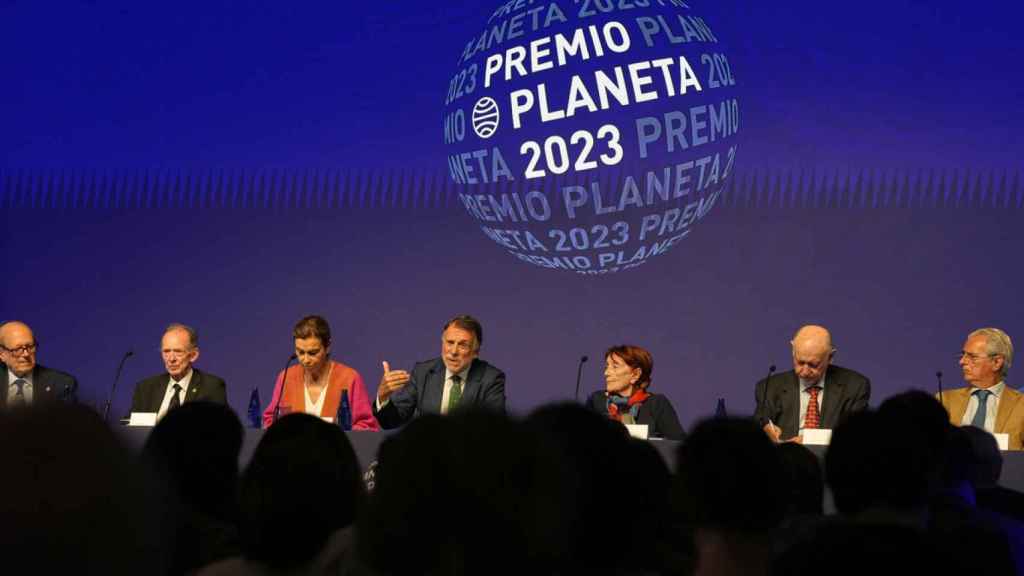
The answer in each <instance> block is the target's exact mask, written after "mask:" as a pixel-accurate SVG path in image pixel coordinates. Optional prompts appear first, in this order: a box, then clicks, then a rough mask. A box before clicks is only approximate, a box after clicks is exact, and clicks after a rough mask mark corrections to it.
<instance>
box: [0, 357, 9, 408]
mask: <svg viewBox="0 0 1024 576" xmlns="http://www.w3.org/2000/svg"><path fill="white" fill-rule="evenodd" d="M3 371H4V377H3V384H4V385H3V386H0V408H4V407H6V406H7V387H8V386H10V385H11V383H10V381H8V379H7V377H8V376H9V375H10V372H9V371H8V368H7V365H6V364H4V365H3Z"/></svg>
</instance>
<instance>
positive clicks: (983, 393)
mask: <svg viewBox="0 0 1024 576" xmlns="http://www.w3.org/2000/svg"><path fill="white" fill-rule="evenodd" d="M991 393H992V392H990V391H989V390H975V391H974V395H975V396H977V397H978V411H977V412H975V413H974V419H973V420H971V426H975V427H977V428H981V429H982V430H984V429H985V417H986V416H988V396H989V394H991Z"/></svg>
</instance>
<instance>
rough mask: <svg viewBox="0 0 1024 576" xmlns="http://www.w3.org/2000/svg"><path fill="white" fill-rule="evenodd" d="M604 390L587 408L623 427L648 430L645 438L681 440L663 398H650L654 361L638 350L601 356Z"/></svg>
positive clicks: (620, 349) (681, 434) (621, 347)
mask: <svg viewBox="0 0 1024 576" xmlns="http://www.w3.org/2000/svg"><path fill="white" fill-rule="evenodd" d="M604 360H605V368H604V380H605V389H604V390H598V391H596V392H594V393H593V394H591V395H590V397H589V398H587V407H588V408H590V409H591V410H593V411H595V412H597V413H598V414H602V415H605V416H608V417H609V418H611V419H612V420H617V421H619V422H622V423H623V424H642V425H646V426H647V435H648V436H650V437H655V438H659V437H660V438H666V439H669V440H682V439H683V438H684V437H685V436H686V432H685V431H684V430H683V427H682V426H681V425H680V424H679V417H678V416H676V411H675V409H674V408H672V403H671V402H669V399H668V398H667V397H666V396H663V395H661V394H651V393H650V392H648V391H647V389H648V388H649V387H650V385H651V372H653V371H654V359H653V358H652V357H651V353H650V352H648V351H647V350H644V349H643V348H641V347H639V346H633V345H629V344H622V345H619V346H613V347H611V348H609V349H608V351H607V352H605V354H604Z"/></svg>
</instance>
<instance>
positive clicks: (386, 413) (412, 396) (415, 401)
mask: <svg viewBox="0 0 1024 576" xmlns="http://www.w3.org/2000/svg"><path fill="white" fill-rule="evenodd" d="M483 341H484V335H483V327H482V326H481V325H480V322H479V321H478V320H477V319H476V318H473V317H472V316H465V315H463V316H456V317H455V318H452V319H451V320H449V321H448V322H447V323H446V324H445V325H444V328H443V329H442V332H441V357H440V358H434V359H433V360H427V361H426V362H420V363H418V364H416V366H415V367H414V368H413V369H412V373H411V374H410V373H409V372H406V371H405V370H391V367H390V366H389V365H388V363H387V362H384V375H383V376H382V377H381V379H380V385H379V386H378V387H377V400H376V402H374V405H373V415H374V416H375V417H376V418H377V421H378V422H379V423H380V425H381V426H382V427H384V428H396V427H398V426H401V425H403V424H405V423H406V422H408V421H409V420H411V419H412V418H414V417H416V416H418V415H420V414H447V413H448V412H451V411H453V410H455V409H456V408H462V407H466V406H477V407H482V408H485V409H488V410H492V411H495V412H501V413H504V412H505V373H504V372H502V371H501V370H499V369H497V368H495V367H494V366H491V365H490V364H488V363H487V362H484V361H483V360H481V359H479V358H478V357H477V356H478V354H479V353H480V345H481V344H482V343H483Z"/></svg>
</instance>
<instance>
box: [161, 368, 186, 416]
mask: <svg viewBox="0 0 1024 576" xmlns="http://www.w3.org/2000/svg"><path fill="white" fill-rule="evenodd" d="M168 380H169V382H168V383H167V391H165V392H164V401H163V402H161V403H160V411H159V412H157V413H156V418H157V420H159V419H160V418H163V417H164V414H167V408H168V406H170V405H171V398H173V397H174V385H175V384H177V385H178V386H181V390H179V391H178V405H181V404H184V403H185V395H186V394H187V393H188V385H189V383H191V382H192V369H191V368H189V369H188V374H185V376H183V377H182V379H181V380H178V381H175V380H174V377H173V376H172V377H171V378H169V379H168Z"/></svg>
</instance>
